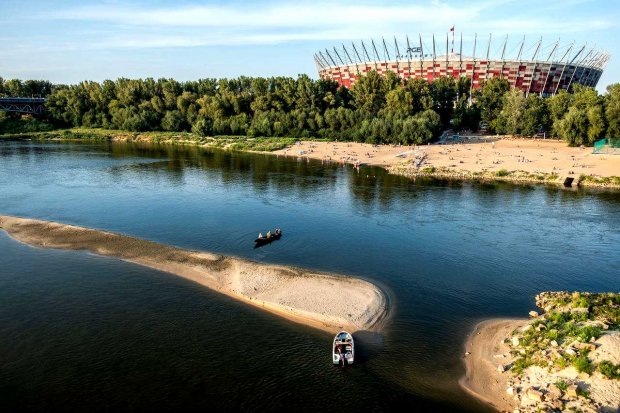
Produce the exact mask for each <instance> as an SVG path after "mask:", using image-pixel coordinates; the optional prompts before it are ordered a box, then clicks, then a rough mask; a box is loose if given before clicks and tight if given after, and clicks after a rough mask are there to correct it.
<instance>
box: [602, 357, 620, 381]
mask: <svg viewBox="0 0 620 413" xmlns="http://www.w3.org/2000/svg"><path fill="white" fill-rule="evenodd" d="M598 370H599V371H600V372H601V374H602V375H603V376H605V377H607V378H608V379H615V380H620V364H613V363H612V362H610V361H603V362H601V363H599V365H598Z"/></svg>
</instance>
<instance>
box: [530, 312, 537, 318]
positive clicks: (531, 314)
mask: <svg viewBox="0 0 620 413" xmlns="http://www.w3.org/2000/svg"><path fill="white" fill-rule="evenodd" d="M528 314H529V315H530V317H532V318H536V317H538V312H537V311H530V312H529V313H528Z"/></svg>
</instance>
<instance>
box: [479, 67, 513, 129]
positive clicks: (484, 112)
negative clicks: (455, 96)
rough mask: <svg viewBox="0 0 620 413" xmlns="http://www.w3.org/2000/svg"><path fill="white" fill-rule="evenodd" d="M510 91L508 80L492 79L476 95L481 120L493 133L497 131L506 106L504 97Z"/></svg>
mask: <svg viewBox="0 0 620 413" xmlns="http://www.w3.org/2000/svg"><path fill="white" fill-rule="evenodd" d="M509 89H510V83H508V80H506V79H503V78H502V79H500V78H492V79H489V80H487V81H485V82H484V83H483V85H482V87H481V88H480V89H478V90H476V92H475V93H474V99H475V100H476V104H477V106H478V108H479V110H480V119H481V121H482V122H483V123H486V125H487V127H488V128H489V129H490V130H491V131H496V125H497V118H498V116H499V114H500V112H501V111H502V108H503V106H504V95H505V93H506V92H508V90H509Z"/></svg>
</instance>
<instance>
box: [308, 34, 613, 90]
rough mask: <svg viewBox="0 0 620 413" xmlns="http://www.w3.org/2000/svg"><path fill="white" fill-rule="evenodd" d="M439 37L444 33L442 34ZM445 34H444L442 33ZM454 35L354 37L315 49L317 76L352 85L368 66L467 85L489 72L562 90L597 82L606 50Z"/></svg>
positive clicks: (518, 83) (517, 83) (529, 86)
mask: <svg viewBox="0 0 620 413" xmlns="http://www.w3.org/2000/svg"><path fill="white" fill-rule="evenodd" d="M442 37H443V36H442ZM442 40H443V39H442ZM463 40H464V38H463V35H462V34H461V35H460V37H459V39H458V41H457V47H458V48H457V49H455V39H454V28H452V29H451V30H450V32H449V33H447V34H446V39H445V49H444V46H443V41H441V42H438V41H436V39H435V35H431V36H427V37H426V38H424V37H423V36H422V35H419V36H418V37H417V39H415V41H410V39H409V37H408V36H407V37H406V40H405V41H401V42H400V43H399V42H398V40H397V39H396V37H394V41H393V42H392V41H387V42H386V40H385V39H384V38H383V39H381V41H377V42H375V41H374V40H370V41H369V42H366V43H365V42H364V41H360V42H358V43H357V44H356V43H354V42H352V43H351V45H350V46H345V45H344V44H342V45H341V46H338V47H333V48H332V49H329V50H328V49H325V50H324V51H319V52H318V53H316V54H315V55H314V60H315V63H316V65H317V69H318V72H319V76H320V77H321V78H322V79H331V80H335V81H336V82H338V83H339V84H340V85H341V86H346V87H351V86H352V85H353V84H354V83H355V81H356V80H357V79H358V78H359V77H360V76H363V75H364V74H366V73H367V72H369V71H371V70H376V71H377V72H378V73H379V74H380V75H385V74H386V73H387V72H388V71H392V72H394V73H395V74H397V75H398V76H399V77H400V78H402V79H407V78H421V79H426V80H428V81H429V82H432V81H433V80H434V79H437V78H440V77H446V76H454V77H455V78H459V77H467V78H469V79H470V80H471V88H472V89H477V88H479V87H480V86H481V85H482V84H483V82H484V81H485V80H487V79H491V78H497V77H499V78H504V79H507V80H508V82H509V83H510V85H511V86H512V87H515V88H519V89H521V90H523V91H524V92H525V93H526V94H529V93H538V94H540V95H541V96H552V95H555V94H556V93H557V92H558V91H560V90H570V89H571V87H572V85H574V84H575V83H579V84H582V85H585V86H592V87H594V86H596V84H597V83H598V81H599V79H600V78H601V75H602V74H603V69H604V68H605V65H606V64H607V62H608V61H609V59H610V54H609V53H607V52H606V51H604V50H600V49H597V48H596V47H588V45H587V44H584V45H578V44H575V43H574V42H573V43H570V44H561V43H560V40H557V41H554V42H552V43H548V44H544V43H543V40H542V37H541V38H540V39H539V40H536V41H533V42H526V38H525V37H523V38H522V39H519V41H518V42H516V43H509V40H508V36H505V37H504V38H503V39H501V41H500V42H497V41H496V42H495V43H494V42H493V36H492V35H489V37H488V40H487V39H486V38H485V39H484V40H483V39H481V38H479V37H478V36H477V35H474V36H473V37H469V38H465V42H466V46H465V47H464V46H463Z"/></svg>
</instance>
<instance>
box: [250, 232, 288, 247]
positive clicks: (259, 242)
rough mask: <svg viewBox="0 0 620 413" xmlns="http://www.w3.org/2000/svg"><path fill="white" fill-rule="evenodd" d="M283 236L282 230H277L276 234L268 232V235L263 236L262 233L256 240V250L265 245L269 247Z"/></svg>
mask: <svg viewBox="0 0 620 413" xmlns="http://www.w3.org/2000/svg"><path fill="white" fill-rule="evenodd" d="M281 236H282V230H281V229H280V228H276V230H275V231H274V232H271V231H267V234H266V235H264V236H263V234H262V233H259V234H258V238H256V239H255V240H254V248H258V247H262V246H263V245H267V244H270V243H272V242H273V241H275V240H277V239H280V237H281Z"/></svg>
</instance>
